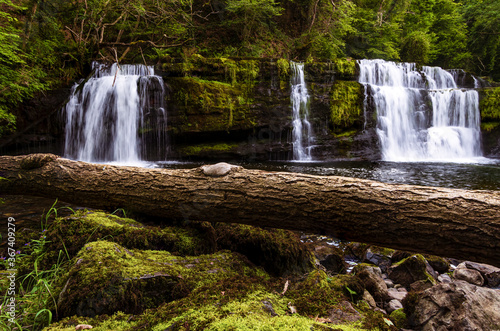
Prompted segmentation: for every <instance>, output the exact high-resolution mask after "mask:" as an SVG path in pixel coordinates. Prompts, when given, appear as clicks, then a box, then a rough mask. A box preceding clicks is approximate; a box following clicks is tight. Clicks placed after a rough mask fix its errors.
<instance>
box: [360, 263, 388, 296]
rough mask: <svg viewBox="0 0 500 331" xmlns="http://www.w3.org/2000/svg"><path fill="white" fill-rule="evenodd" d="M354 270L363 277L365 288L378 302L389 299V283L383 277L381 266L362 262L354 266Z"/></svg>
mask: <svg viewBox="0 0 500 331" xmlns="http://www.w3.org/2000/svg"><path fill="white" fill-rule="evenodd" d="M353 272H354V273H355V274H356V276H358V278H359V279H361V281H362V282H363V284H364V286H365V288H366V289H367V290H368V292H370V294H371V295H372V296H373V298H374V299H375V301H376V302H377V303H378V304H380V305H381V304H382V303H383V302H386V301H388V300H389V292H388V289H387V285H386V284H385V282H384V280H383V279H382V272H381V271H380V268H379V267H375V266H370V265H366V264H360V265H357V266H356V267H355V268H354V270H353Z"/></svg>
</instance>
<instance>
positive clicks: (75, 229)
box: [19, 210, 215, 274]
mask: <svg viewBox="0 0 500 331" xmlns="http://www.w3.org/2000/svg"><path fill="white" fill-rule="evenodd" d="M44 235H45V236H46V238H47V239H46V240H47V242H46V244H45V246H46V247H45V249H44V253H43V258H42V259H39V261H38V263H39V267H41V268H42V269H43V268H50V266H51V265H53V264H55V263H56V262H57V261H58V260H59V259H60V254H61V253H62V254H63V256H64V257H66V258H67V259H71V258H73V257H74V256H75V255H76V254H77V253H78V251H80V249H81V248H82V247H83V246H84V245H85V244H86V243H87V242H91V241H95V240H100V239H106V240H109V241H114V242H116V243H119V244H120V245H123V246H125V247H127V248H140V249H165V250H169V251H171V252H173V253H175V254H182V255H196V254H201V253H210V252H213V251H214V250H215V237H214V234H213V228H212V227H211V226H210V225H209V224H208V223H194V222H193V223H191V224H190V225H189V226H188V227H184V228H181V227H163V228H160V227H154V226H145V225H143V224H141V223H139V222H137V221H135V220H132V219H129V218H123V217H118V216H116V215H112V214H109V213H106V212H103V211H97V210H94V211H88V210H79V211H76V212H75V214H74V215H72V216H68V217H64V218H57V219H56V220H55V221H54V222H53V223H52V224H51V225H50V227H49V228H48V230H47V231H46V232H45V233H44ZM26 244H27V245H24V243H23V245H24V246H25V247H27V248H25V252H24V253H26V254H31V251H30V249H32V247H33V246H34V244H33V243H32V242H31V241H28V242H27V243H26ZM33 263H34V260H33V259H26V263H25V266H24V267H22V268H20V270H19V271H20V274H24V273H27V272H29V271H30V270H32V268H33Z"/></svg>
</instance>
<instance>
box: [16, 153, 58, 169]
mask: <svg viewBox="0 0 500 331" xmlns="http://www.w3.org/2000/svg"><path fill="white" fill-rule="evenodd" d="M58 158H59V156H57V155H54V154H30V155H27V156H26V157H25V158H23V159H22V160H21V163H20V167H21V169H23V170H33V169H38V168H41V167H43V166H44V165H46V164H47V163H49V162H52V161H54V160H56V159H58Z"/></svg>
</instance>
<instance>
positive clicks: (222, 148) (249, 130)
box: [160, 57, 379, 161]
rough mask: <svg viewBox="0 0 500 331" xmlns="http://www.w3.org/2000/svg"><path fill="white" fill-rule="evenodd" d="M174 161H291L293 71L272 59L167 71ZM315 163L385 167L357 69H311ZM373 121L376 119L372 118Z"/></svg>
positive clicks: (197, 63)
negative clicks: (379, 162) (367, 162)
mask: <svg viewBox="0 0 500 331" xmlns="http://www.w3.org/2000/svg"><path fill="white" fill-rule="evenodd" d="M160 68H161V71H162V75H163V78H164V81H165V83H166V84H167V85H168V93H167V97H166V98H167V105H168V106H167V107H168V109H167V112H168V115H169V116H168V122H169V123H168V127H169V132H170V137H171V147H172V149H171V155H172V157H173V158H189V159H224V160H228V159H229V160H230V159H238V160H247V161H257V160H258V161H267V160H290V159H291V158H292V144H291V141H292V130H293V125H292V103H291V99H290V95H291V83H290V75H291V74H292V73H291V72H290V64H289V63H288V61H286V60H282V59H281V60H278V61H276V60H270V59H204V58H201V57H198V58H194V59H190V61H184V62H170V63H163V64H162V65H161V66H160ZM304 71H305V79H306V84H307V88H308V94H309V96H310V97H309V121H310V122H311V124H312V131H313V136H314V143H313V148H312V151H311V154H312V157H313V159H316V160H330V159H339V158H342V159H343V158H347V159H353V158H356V159H378V158H379V150H378V142H377V137H376V135H375V131H374V121H373V120H369V121H366V122H365V119H364V118H365V117H364V109H363V100H364V89H363V86H361V85H360V84H359V83H357V82H356V76H357V70H356V64H355V62H354V61H352V62H351V61H343V62H340V61H339V62H337V63H311V64H306V65H305V68H304ZM368 118H370V119H373V114H369V116H368Z"/></svg>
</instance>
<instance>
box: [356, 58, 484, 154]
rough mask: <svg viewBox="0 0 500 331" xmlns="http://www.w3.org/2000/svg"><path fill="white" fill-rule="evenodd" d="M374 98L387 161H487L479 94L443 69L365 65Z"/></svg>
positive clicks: (373, 62)
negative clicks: (463, 85)
mask: <svg viewBox="0 0 500 331" xmlns="http://www.w3.org/2000/svg"><path fill="white" fill-rule="evenodd" d="M358 63H359V67H360V75H359V82H360V83H363V84H364V85H365V87H366V88H367V89H369V90H370V94H371V95H372V97H373V101H374V104H375V107H376V111H377V133H378V136H379V139H380V144H381V149H382V158H383V160H385V161H447V162H448V161H451V162H453V161H457V162H462V161H466V160H470V159H471V158H477V157H481V156H482V151H481V131H480V115H479V97H478V93H477V91H475V90H472V89H461V88H458V87H457V84H456V82H455V78H454V76H453V75H452V74H450V73H449V72H447V71H445V70H443V69H441V68H439V67H426V66H424V67H423V68H422V69H421V70H418V69H417V67H416V65H415V64H413V63H394V62H386V61H383V60H360V61H358Z"/></svg>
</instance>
